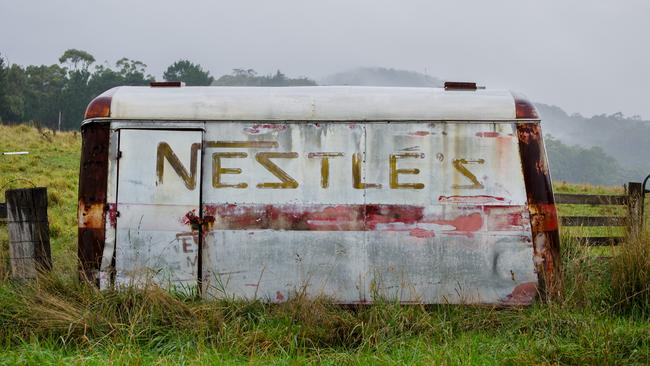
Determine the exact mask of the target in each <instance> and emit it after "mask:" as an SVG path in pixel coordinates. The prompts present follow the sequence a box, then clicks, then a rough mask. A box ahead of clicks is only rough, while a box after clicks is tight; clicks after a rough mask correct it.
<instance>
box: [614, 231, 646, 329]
mask: <svg viewBox="0 0 650 366" xmlns="http://www.w3.org/2000/svg"><path fill="white" fill-rule="evenodd" d="M617 249H618V250H617V254H616V255H615V256H614V257H613V258H612V263H611V271H612V284H611V289H612V299H613V301H614V308H615V309H616V310H618V311H620V312H629V313H631V314H635V315H640V316H643V317H650V231H645V232H643V233H641V234H639V235H634V236H631V237H630V238H628V240H627V241H626V242H625V243H624V244H622V245H621V246H620V247H619V248H617Z"/></svg>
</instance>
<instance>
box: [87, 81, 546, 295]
mask: <svg viewBox="0 0 650 366" xmlns="http://www.w3.org/2000/svg"><path fill="white" fill-rule="evenodd" d="M172 85H173V84H172ZM452 86H453V85H452ZM81 129H82V136H83V147H82V156H81V171H80V185H79V210H78V214H79V253H78V254H79V259H80V270H81V273H82V276H85V277H86V278H88V279H90V280H92V281H94V282H95V283H96V284H97V285H98V286H100V287H101V288H109V287H112V286H118V287H119V286H124V285H131V284H135V285H142V284H143V283H144V282H146V281H152V282H154V283H156V284H158V285H161V286H163V287H167V288H169V287H173V288H175V289H177V290H178V289H181V290H183V291H196V292H198V293H200V294H201V295H202V296H204V297H207V298H239V299H262V300H264V301H271V302H281V301H284V300H286V299H288V298H289V297H291V296H294V295H295V294H297V293H303V294H305V295H307V296H309V297H317V296H325V297H327V298H329V299H330V300H331V301H333V302H337V303H345V304H358V303H372V302H373V301H374V300H376V299H378V298H382V299H388V300H395V301H400V302H403V303H489V304H529V303H531V302H532V301H533V299H534V298H535V296H536V295H538V294H541V295H542V296H553V295H554V294H555V293H556V292H557V291H558V283H557V282H558V281H557V272H558V269H559V268H558V259H559V258H558V257H559V238H558V226H557V217H556V211H555V206H554V201H553V193H552V188H551V181H550V177H549V170H548V165H547V160H546V156H545V155H546V154H545V151H544V144H543V140H542V133H541V129H540V120H539V117H538V115H537V112H536V110H535V108H534V107H533V105H532V104H531V103H530V102H528V101H527V100H526V99H524V98H522V97H519V96H517V95H513V94H512V93H510V92H508V91H498V90H485V89H476V88H473V87H469V88H468V87H465V86H463V85H461V87H458V88H454V87H449V88H447V89H437V88H385V87H288V88H243V87H242V88H222V87H183V86H178V87H174V86H170V85H167V84H162V87H156V86H152V87H118V88H114V89H111V90H109V91H107V92H106V93H104V94H102V95H100V96H99V97H97V98H96V99H95V100H93V101H92V102H91V103H90V105H89V106H88V109H87V111H86V118H85V120H84V122H83V124H82V128H81Z"/></svg>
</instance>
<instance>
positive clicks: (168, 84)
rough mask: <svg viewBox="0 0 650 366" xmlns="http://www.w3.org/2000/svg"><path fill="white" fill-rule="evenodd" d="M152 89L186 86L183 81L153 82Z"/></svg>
mask: <svg viewBox="0 0 650 366" xmlns="http://www.w3.org/2000/svg"><path fill="white" fill-rule="evenodd" d="M149 86H150V87H152V88H180V87H182V86H185V82H183V81H152V82H150V83H149Z"/></svg>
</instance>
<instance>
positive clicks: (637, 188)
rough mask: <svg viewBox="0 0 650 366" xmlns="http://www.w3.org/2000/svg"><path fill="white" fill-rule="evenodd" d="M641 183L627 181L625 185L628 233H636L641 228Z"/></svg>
mask: <svg viewBox="0 0 650 366" xmlns="http://www.w3.org/2000/svg"><path fill="white" fill-rule="evenodd" d="M643 193H644V192H643V185H642V184H641V183H638V182H629V183H628V185H627V207H628V219H629V222H628V227H629V230H630V234H632V235H637V234H639V233H640V232H641V230H642V229H643V196H644V194H643Z"/></svg>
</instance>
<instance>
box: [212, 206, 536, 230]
mask: <svg viewBox="0 0 650 366" xmlns="http://www.w3.org/2000/svg"><path fill="white" fill-rule="evenodd" d="M203 209H204V217H205V216H213V217H214V218H215V222H214V225H213V226H212V228H213V229H216V230H251V229H272V230H307V231H408V232H410V234H411V235H413V236H416V237H420V238H424V237H433V236H435V233H436V232H445V233H456V234H472V233H476V232H480V231H527V230H530V226H529V224H530V221H529V220H528V212H527V209H526V207H525V206H476V207H464V208H463V209H459V210H458V212H457V213H456V214H449V213H447V214H444V215H443V214H431V213H428V212H430V211H436V210H433V209H431V210H427V209H426V207H423V206H414V205H379V204H367V205H360V204H359V205H326V204H308V205H293V204H291V205H264V204H237V205H235V204H219V205H210V204H208V205H205V206H204V208H203ZM438 211H441V212H445V210H438ZM447 212H448V211H447Z"/></svg>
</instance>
